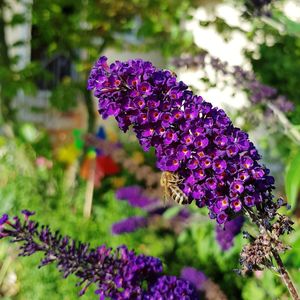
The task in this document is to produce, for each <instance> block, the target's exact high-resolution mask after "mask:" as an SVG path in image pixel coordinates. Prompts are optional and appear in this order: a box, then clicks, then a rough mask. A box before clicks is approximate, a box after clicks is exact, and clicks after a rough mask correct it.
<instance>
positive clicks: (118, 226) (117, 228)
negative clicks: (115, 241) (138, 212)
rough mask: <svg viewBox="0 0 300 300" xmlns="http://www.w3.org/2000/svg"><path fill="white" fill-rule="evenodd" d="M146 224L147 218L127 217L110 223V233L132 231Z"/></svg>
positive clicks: (116, 233) (117, 233)
mask: <svg viewBox="0 0 300 300" xmlns="http://www.w3.org/2000/svg"><path fill="white" fill-rule="evenodd" d="M146 226H147V218H145V217H139V216H134V217H129V218H127V219H124V220H121V221H119V222H117V223H114V224H113V225H112V228H111V231H112V234H115V235H119V234H123V233H129V232H134V231H136V230H137V229H139V228H142V227H146Z"/></svg>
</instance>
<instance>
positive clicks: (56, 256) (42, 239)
mask: <svg viewBox="0 0 300 300" xmlns="http://www.w3.org/2000/svg"><path fill="white" fill-rule="evenodd" d="M23 214H24V219H25V220H24V221H21V220H20V219H19V218H18V217H14V218H13V219H10V218H9V217H8V215H6V214H5V215H3V216H2V217H1V218H0V239H2V238H10V239H11V242H18V243H21V244H22V245H21V247H20V254H19V255H20V256H29V255H32V254H34V253H36V252H42V253H44V257H43V259H42V260H41V263H40V266H45V265H48V264H50V263H52V262H55V263H56V264H57V266H58V269H59V271H60V272H62V273H63V275H64V278H66V277H68V276H69V275H70V274H75V275H76V276H77V277H78V278H79V279H80V282H79V285H83V286H84V287H83V288H82V290H81V292H80V295H83V294H84V293H85V291H86V289H87V288H88V287H89V286H90V285H91V284H95V283H96V284H97V290H96V294H98V295H99V299H100V300H104V299H107V297H108V298H110V299H118V300H123V299H149V300H150V299H174V300H175V299H177V300H181V299H186V300H189V299H195V300H196V299H199V297H198V295H197V293H196V290H195V288H194V287H193V285H192V284H191V283H189V282H188V281H186V280H184V279H180V278H177V277H175V276H166V275H162V271H163V267H162V263H161V261H160V260H159V259H158V258H155V257H151V256H145V255H142V254H140V255H137V254H136V253H135V252H134V251H130V250H128V249H127V247H126V246H120V247H118V248H117V249H116V250H115V251H113V250H112V249H111V248H108V247H106V246H105V245H102V246H99V247H97V248H96V249H90V247H89V245H88V244H83V243H80V242H79V243H76V242H75V241H74V240H71V239H70V238H69V237H67V236H61V235H60V234H59V232H55V233H54V234H53V233H52V232H51V231H50V229H49V227H48V226H41V227H40V226H39V224H38V223H36V222H34V221H32V220H30V216H31V215H32V213H31V212H29V211H23Z"/></svg>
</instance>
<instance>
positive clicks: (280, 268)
mask: <svg viewBox="0 0 300 300" xmlns="http://www.w3.org/2000/svg"><path fill="white" fill-rule="evenodd" d="M272 253H273V256H274V258H275V260H276V263H277V265H278V272H279V274H280V276H281V279H282V281H283V282H284V283H285V285H286V287H287V289H288V290H289V292H290V294H291V296H292V298H293V300H300V297H299V295H298V292H297V290H296V288H295V285H294V283H293V281H292V279H291V277H290V275H289V273H288V272H287V270H286V269H285V267H284V265H283V262H282V260H281V258H280V256H279V254H278V252H277V251H275V250H273V251H272Z"/></svg>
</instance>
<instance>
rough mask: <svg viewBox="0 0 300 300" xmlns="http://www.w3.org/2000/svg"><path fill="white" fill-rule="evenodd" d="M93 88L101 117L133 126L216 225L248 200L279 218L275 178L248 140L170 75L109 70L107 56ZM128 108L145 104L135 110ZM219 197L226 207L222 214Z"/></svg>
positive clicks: (133, 66) (132, 65)
mask: <svg viewBox="0 0 300 300" xmlns="http://www.w3.org/2000/svg"><path fill="white" fill-rule="evenodd" d="M105 78H106V79H105ZM110 78H113V81H112V82H111V80H110ZM118 79H119V80H118ZM116 86H117V87H116ZM88 88H89V89H90V90H93V91H94V95H95V96H96V97H97V98H98V100H99V112H100V114H101V115H102V117H106V116H109V115H113V116H115V118H116V120H117V122H118V124H119V127H120V128H121V129H122V130H123V131H126V130H128V129H129V127H130V126H131V127H132V129H133V131H134V132H135V134H136V136H137V138H138V140H139V142H140V144H141V146H142V147H143V149H144V150H145V151H148V150H149V149H150V147H151V146H152V147H154V148H155V155H156V159H157V162H156V165H157V167H158V168H159V169H160V170H161V171H169V172H176V173H177V174H178V175H179V176H180V177H181V178H182V180H183V181H182V190H183V191H184V192H185V193H186V195H187V196H188V198H189V200H190V202H192V201H193V199H194V200H195V202H196V204H197V205H198V206H203V205H204V204H205V205H207V207H208V209H209V210H210V216H211V217H213V218H216V220H217V221H218V222H220V223H224V222H225V221H226V220H227V218H228V216H230V219H231V218H234V217H235V216H237V215H238V213H239V212H240V211H241V210H242V209H243V207H244V206H245V207H247V209H249V208H251V207H252V206H251V205H252V202H251V201H250V202H249V201H248V200H249V199H251V198H246V197H248V196H249V197H255V199H256V200H255V202H254V203H255V204H254V207H255V208H256V209H257V212H258V214H260V215H261V216H262V217H267V218H272V215H271V214H270V211H273V212H274V214H275V213H276V209H277V206H276V203H274V202H273V196H272V190H273V189H274V179H273V177H271V176H269V175H268V174H269V170H268V169H267V168H265V167H264V166H262V165H260V163H259V159H260V156H259V154H258V152H257V150H256V148H255V147H254V145H253V143H252V142H250V140H249V137H248V134H247V133H245V132H243V131H242V130H240V129H239V128H236V127H234V126H233V124H232V122H231V121H230V119H229V118H228V116H227V115H226V113H225V112H224V111H223V110H222V109H218V108H217V107H213V106H212V105H211V104H210V103H208V102H206V101H205V100H204V99H203V98H202V97H200V96H196V95H194V94H193V92H192V91H190V90H188V87H187V86H186V85H185V84H184V83H183V82H182V81H177V78H176V77H175V76H174V75H173V74H172V72H170V71H167V70H160V69H157V68H155V67H154V66H153V65H152V64H151V63H150V62H146V61H143V60H139V59H137V60H129V61H127V62H116V63H113V64H111V65H110V66H108V65H107V59H106V58H104V57H102V58H100V59H99V61H98V62H97V63H96V65H95V66H94V68H93V69H92V71H91V74H90V77H89V80H88ZM253 88H255V87H253ZM265 93H273V91H271V90H268V91H267V90H265ZM128 103H140V105H137V106H136V108H135V109H132V107H131V106H130V105H128ZM199 191H201V192H199ZM200 195H201V199H200V198H197V197H198V196H199V197H200ZM219 197H221V198H226V199H228V201H229V205H228V207H227V208H226V209H225V210H222V212H219V209H220V205H219V204H220V203H219V204H217V201H218V200H217V199H219ZM236 199H239V201H236ZM245 199H248V200H245ZM245 201H247V203H246V202H245ZM262 203H263V205H261V204H262ZM223 208H224V207H223ZM223 208H222V209H223ZM274 214H273V216H274Z"/></svg>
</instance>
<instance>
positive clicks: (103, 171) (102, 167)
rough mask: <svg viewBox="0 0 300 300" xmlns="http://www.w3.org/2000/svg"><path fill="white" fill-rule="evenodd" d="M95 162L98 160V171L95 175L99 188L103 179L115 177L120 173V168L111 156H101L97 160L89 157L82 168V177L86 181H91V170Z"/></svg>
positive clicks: (96, 170) (95, 181) (96, 185)
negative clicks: (110, 176)
mask: <svg viewBox="0 0 300 300" xmlns="http://www.w3.org/2000/svg"><path fill="white" fill-rule="evenodd" d="M93 160H96V169H95V175H94V184H95V187H99V186H100V183H101V179H102V178H103V177H105V176H109V175H115V174H117V173H119V172H120V167H119V166H118V165H117V164H116V163H115V162H114V161H113V159H112V158H111V157H110V156H109V155H100V156H97V157H96V158H89V157H87V158H86V159H85V160H84V161H83V164H82V166H81V168H80V176H81V177H82V178H84V179H86V180H88V179H89V174H90V169H91V168H92V164H93Z"/></svg>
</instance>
